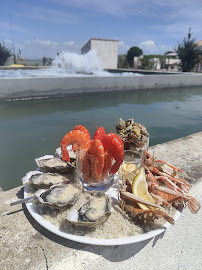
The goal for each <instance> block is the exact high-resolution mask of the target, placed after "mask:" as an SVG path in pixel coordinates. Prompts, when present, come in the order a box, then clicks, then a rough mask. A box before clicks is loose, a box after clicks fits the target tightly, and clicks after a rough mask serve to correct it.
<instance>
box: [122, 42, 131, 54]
mask: <svg viewBox="0 0 202 270" xmlns="http://www.w3.org/2000/svg"><path fill="white" fill-rule="evenodd" d="M129 49H130V46H129V45H127V44H125V43H124V42H123V41H119V54H126V53H127V51H128V50H129Z"/></svg>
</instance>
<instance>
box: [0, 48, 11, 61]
mask: <svg viewBox="0 0 202 270" xmlns="http://www.w3.org/2000/svg"><path fill="white" fill-rule="evenodd" d="M11 56H12V53H11V49H8V48H6V46H5V45H4V44H3V45H1V43H0V66H3V65H4V64H5V62H6V60H7V59H8V58H9V57H11Z"/></svg>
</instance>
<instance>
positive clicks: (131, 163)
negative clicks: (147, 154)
mask: <svg viewBox="0 0 202 270" xmlns="http://www.w3.org/2000/svg"><path fill="white" fill-rule="evenodd" d="M143 155H144V154H143V152H140V151H133V150H124V157H123V163H122V165H121V167H120V169H119V171H118V175H119V178H120V179H121V180H122V181H125V180H126V179H128V180H129V181H130V182H132V181H133V180H134V178H135V176H136V175H137V174H138V172H139V170H140V168H141V166H142V163H143Z"/></svg>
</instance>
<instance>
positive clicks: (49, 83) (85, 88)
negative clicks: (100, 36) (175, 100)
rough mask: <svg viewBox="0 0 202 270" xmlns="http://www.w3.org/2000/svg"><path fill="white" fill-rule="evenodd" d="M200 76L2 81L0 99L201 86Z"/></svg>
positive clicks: (14, 79)
mask: <svg viewBox="0 0 202 270" xmlns="http://www.w3.org/2000/svg"><path fill="white" fill-rule="evenodd" d="M201 85H202V74H200V75H196V74H185V75H184V74H182V75H181V74H178V75H177V74H175V75H169V76H168V75H145V76H134V77H132V76H110V77H96V76H85V77H64V78H9V79H8V78H2V79H0V98H1V99H5V98H16V97H32V96H33V97H34V96H49V95H59V94H78V93H88V92H89V93H90V92H100V91H102V92H103V91H123V90H141V89H156V88H173V87H187V86H201Z"/></svg>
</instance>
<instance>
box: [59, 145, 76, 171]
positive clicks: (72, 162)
mask: <svg viewBox="0 0 202 270" xmlns="http://www.w3.org/2000/svg"><path fill="white" fill-rule="evenodd" d="M67 150H68V153H69V157H70V162H68V164H69V165H70V166H72V167H76V153H75V152H74V151H73V150H72V148H71V147H70V145H68V146H67ZM55 155H56V156H57V157H59V158H60V159H62V151H61V147H58V148H57V149H56V150H55Z"/></svg>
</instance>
